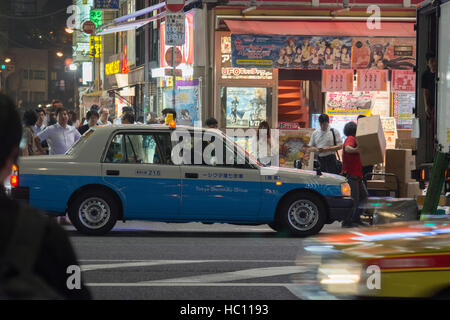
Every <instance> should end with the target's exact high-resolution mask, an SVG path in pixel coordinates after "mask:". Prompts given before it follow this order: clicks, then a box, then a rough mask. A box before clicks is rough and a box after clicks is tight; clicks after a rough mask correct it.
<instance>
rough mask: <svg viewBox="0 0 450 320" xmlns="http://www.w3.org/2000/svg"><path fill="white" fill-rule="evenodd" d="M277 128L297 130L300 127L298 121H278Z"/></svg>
mask: <svg viewBox="0 0 450 320" xmlns="http://www.w3.org/2000/svg"><path fill="white" fill-rule="evenodd" d="M278 129H280V130H297V129H300V124H299V123H298V122H278Z"/></svg>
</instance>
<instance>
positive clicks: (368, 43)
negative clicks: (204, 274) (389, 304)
mask: <svg viewBox="0 0 450 320" xmlns="http://www.w3.org/2000/svg"><path fill="white" fill-rule="evenodd" d="M352 47H353V69H380V70H383V69H389V70H394V69H397V70H408V69H412V68H413V67H414V66H415V64H416V62H415V61H416V39H415V38H368V37H355V38H353V39H352Z"/></svg>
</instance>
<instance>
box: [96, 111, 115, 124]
mask: <svg viewBox="0 0 450 320" xmlns="http://www.w3.org/2000/svg"><path fill="white" fill-rule="evenodd" d="M99 114H100V119H98V122H97V124H98V125H99V126H107V125H110V124H112V123H111V121H109V120H108V118H109V109H108V108H102V109H101V110H100V113H99Z"/></svg>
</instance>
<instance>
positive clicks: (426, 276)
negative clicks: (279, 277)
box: [297, 217, 450, 299]
mask: <svg viewBox="0 0 450 320" xmlns="http://www.w3.org/2000/svg"><path fill="white" fill-rule="evenodd" d="M298 264H299V265H302V266H306V267H307V270H308V272H306V273H304V274H303V276H302V277H301V278H300V279H297V283H298V284H299V286H300V288H301V290H300V291H301V292H303V297H304V298H306V299H360V298H444V299H450V218H448V217H443V218H442V219H439V220H429V221H426V222H425V221H423V222H422V221H414V222H397V223H392V224H389V225H380V226H374V227H371V228H358V229H352V230H351V231H349V232H346V233H336V234H329V235H323V236H316V237H314V238H309V239H308V240H305V241H304V249H302V252H301V254H300V255H299V257H298Z"/></svg>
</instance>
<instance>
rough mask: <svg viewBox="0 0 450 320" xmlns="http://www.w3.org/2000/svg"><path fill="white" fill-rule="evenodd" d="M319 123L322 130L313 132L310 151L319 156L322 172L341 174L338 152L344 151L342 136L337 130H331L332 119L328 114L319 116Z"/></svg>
mask: <svg viewBox="0 0 450 320" xmlns="http://www.w3.org/2000/svg"><path fill="white" fill-rule="evenodd" d="M319 123H320V129H317V130H316V131H314V132H313V134H312V135H311V140H310V141H309V147H310V151H312V152H315V153H316V154H317V155H318V157H319V162H320V170H321V171H323V172H328V173H335V174H339V173H340V172H339V170H338V167H337V163H336V162H337V159H336V151H338V150H341V149H342V139H341V135H340V134H339V132H338V131H337V130H335V129H333V128H330V118H329V117H328V115H327V114H321V115H320V116H319ZM333 133H334V137H333ZM335 141H336V143H335Z"/></svg>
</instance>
